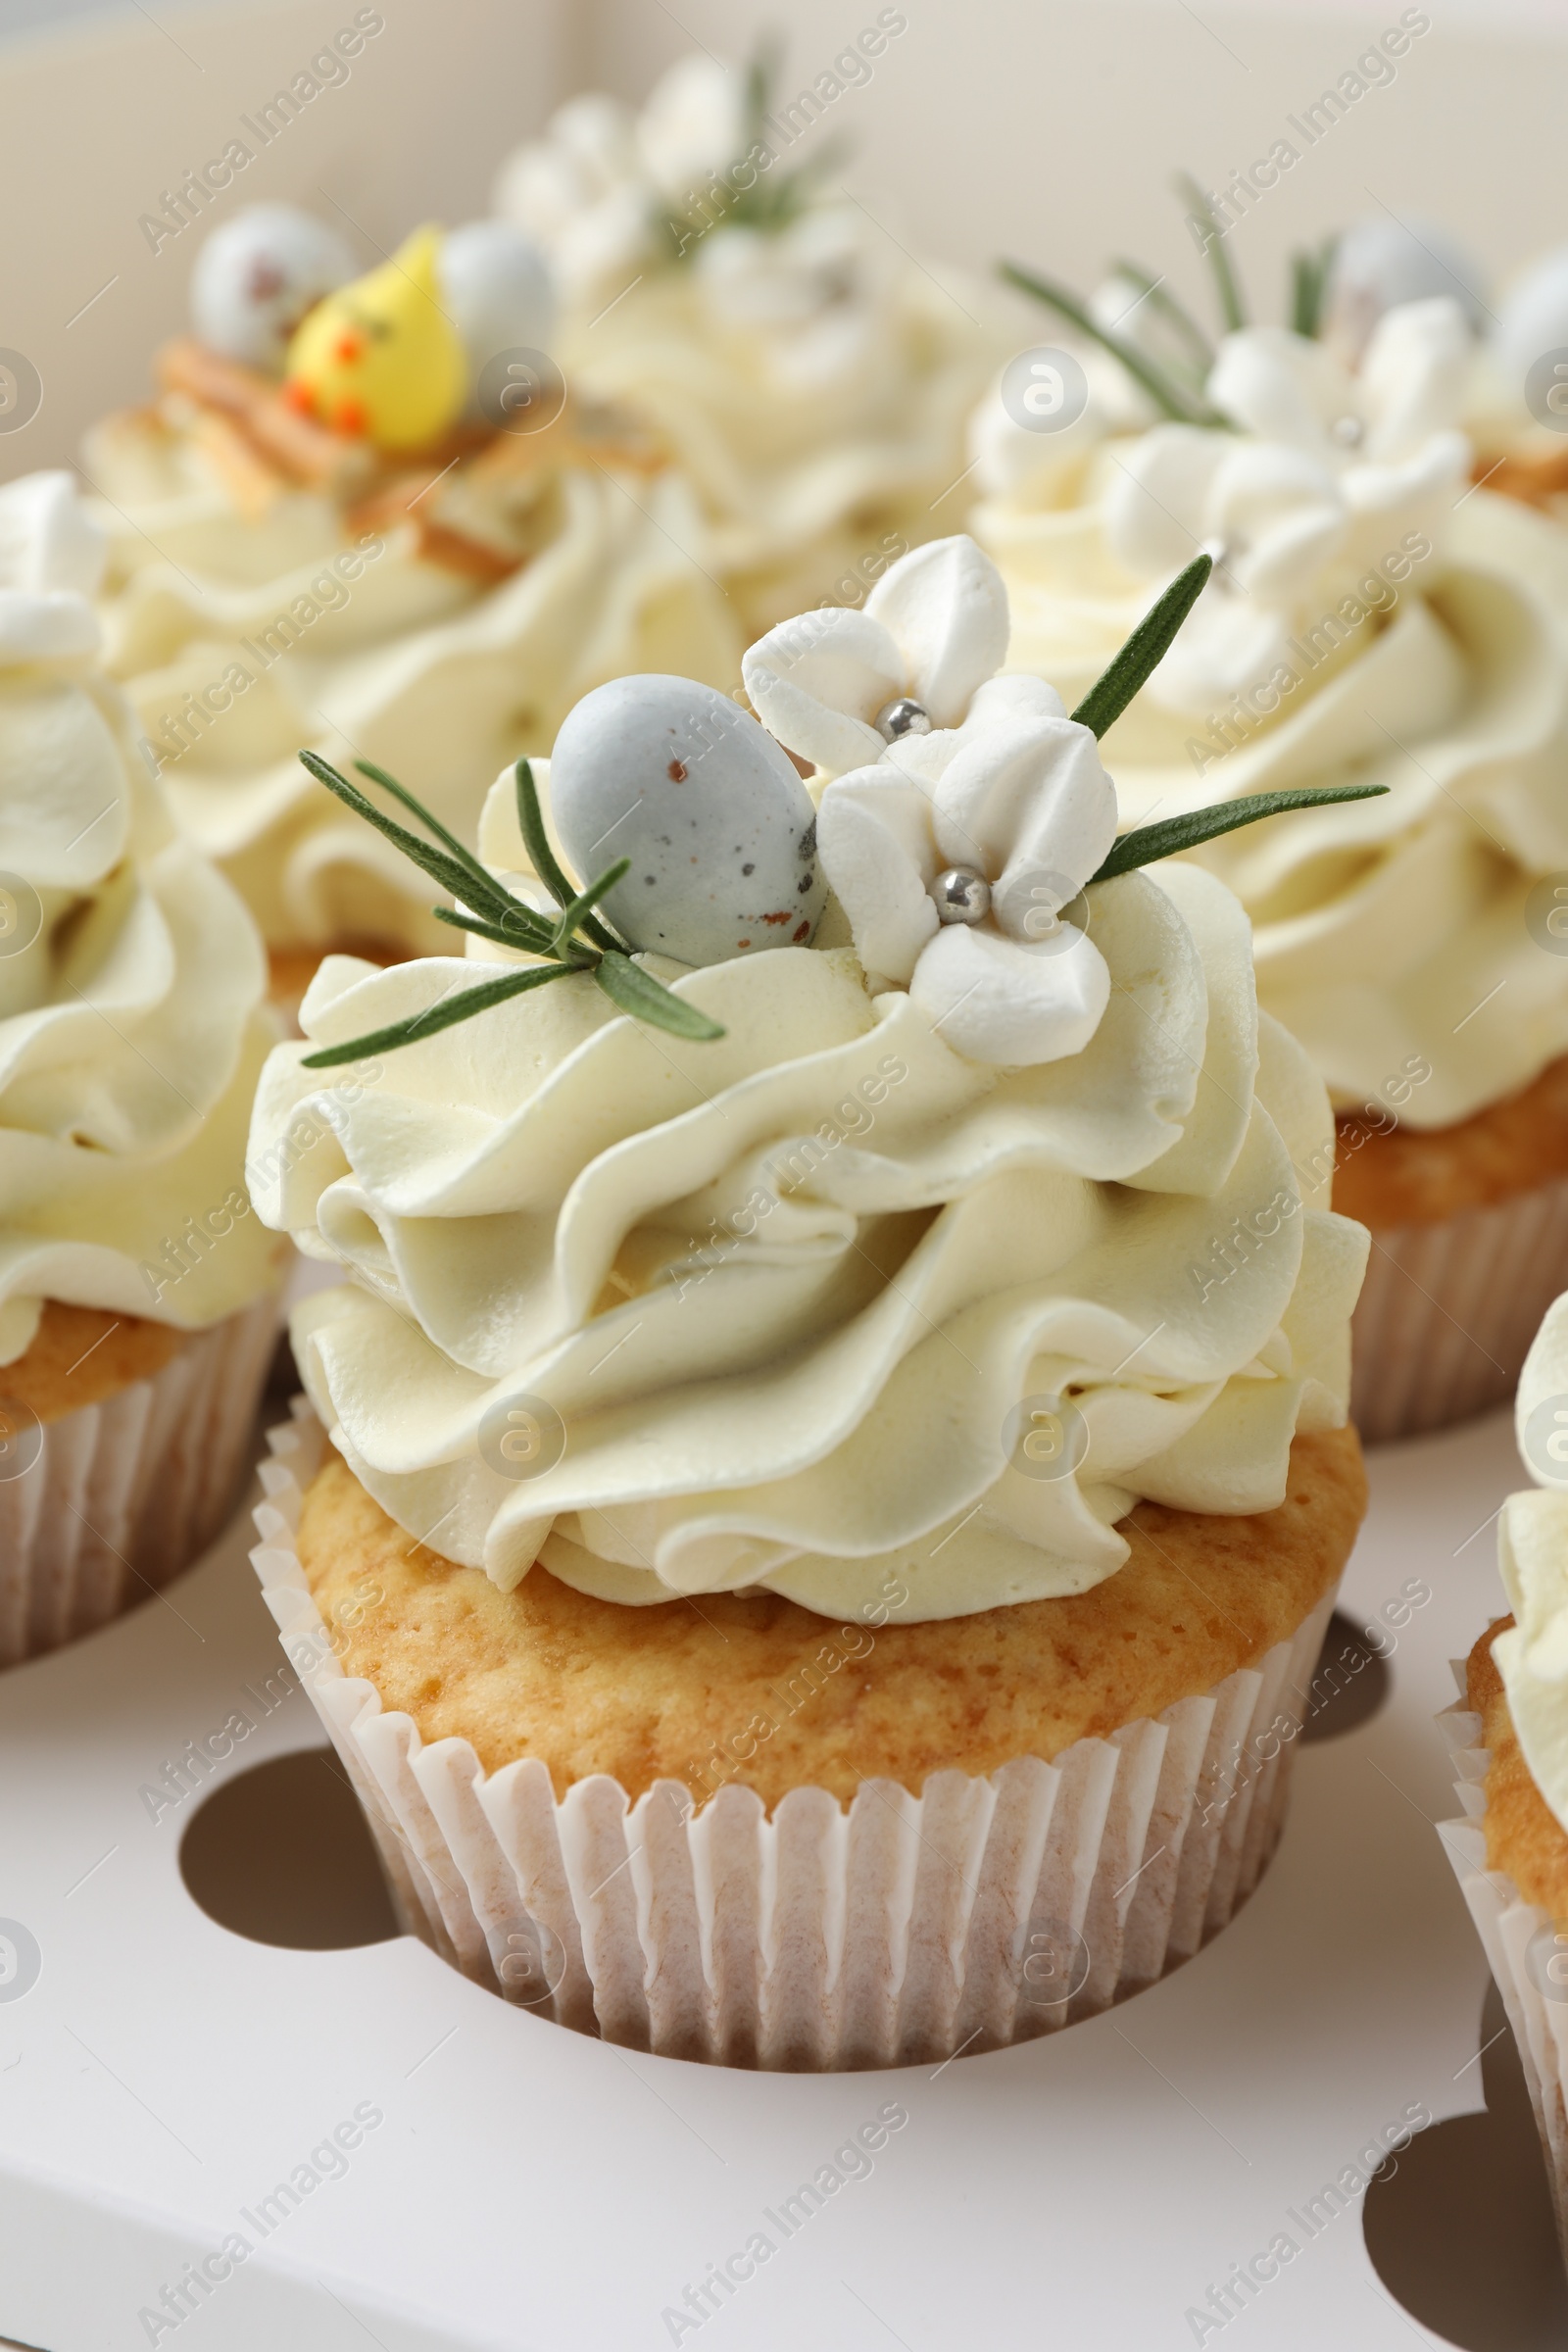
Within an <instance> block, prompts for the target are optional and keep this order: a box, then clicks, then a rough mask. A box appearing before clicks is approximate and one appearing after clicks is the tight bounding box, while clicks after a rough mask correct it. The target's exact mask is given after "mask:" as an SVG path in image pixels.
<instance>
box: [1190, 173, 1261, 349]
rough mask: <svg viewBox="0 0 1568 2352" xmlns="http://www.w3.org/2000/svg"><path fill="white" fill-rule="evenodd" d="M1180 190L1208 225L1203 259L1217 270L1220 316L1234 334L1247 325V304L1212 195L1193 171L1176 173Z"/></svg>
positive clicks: (1215, 272) (1192, 211) (1198, 215)
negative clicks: (1207, 192)
mask: <svg viewBox="0 0 1568 2352" xmlns="http://www.w3.org/2000/svg"><path fill="white" fill-rule="evenodd" d="M1176 193H1177V195H1178V196H1180V197H1181V198H1182V200H1183V202H1184V203H1185V204H1186V206H1187V209H1188V211H1189V212H1190V213H1191V214H1192V215H1193V216H1194V217H1195V218H1196V219H1198V220H1200V221H1206V222H1207V224H1208V241H1207V243H1206V244H1205V245H1204V247H1203V259H1204V260H1205V261H1206V262H1207V264H1208V266H1209V268H1210V270H1212V271H1213V273H1214V292H1215V294H1216V295H1217V296H1218V298H1219V315H1220V317H1221V319H1223V320H1224V321H1225V331H1226V333H1227V334H1234V333H1235V332H1236V330H1237V328H1238V327H1243V326H1245V325H1246V324H1247V305H1246V303H1245V302H1243V300H1242V289H1241V286H1240V284H1239V283H1238V281H1237V276H1236V272H1235V270H1233V269H1232V268H1231V257H1230V253H1229V250H1228V249H1227V247H1226V243H1225V235H1224V231H1223V230H1222V229H1221V227H1220V225H1219V223H1218V221H1216V220H1215V219H1214V214H1213V209H1212V207H1211V206H1210V204H1209V201H1208V198H1207V197H1206V196H1205V195H1204V194H1203V191H1202V189H1201V187H1200V186H1199V184H1198V182H1197V180H1196V179H1195V178H1194V177H1193V175H1192V173H1191V172H1178V173H1177V174H1176Z"/></svg>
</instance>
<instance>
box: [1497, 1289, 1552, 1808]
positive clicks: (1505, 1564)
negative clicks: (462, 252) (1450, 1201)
mask: <svg viewBox="0 0 1568 2352" xmlns="http://www.w3.org/2000/svg"><path fill="white" fill-rule="evenodd" d="M1514 1418H1515V1425H1516V1427H1517V1430H1518V1435H1519V1450H1520V1452H1521V1454H1522V1455H1523V1456H1524V1463H1525V1468H1526V1469H1527V1470H1528V1471H1529V1472H1530V1475H1531V1477H1532V1478H1533V1479H1535V1481H1536V1482H1537V1483H1536V1485H1535V1487H1534V1488H1528V1489H1526V1491H1525V1492H1524V1493H1523V1494H1519V1495H1509V1497H1508V1499H1507V1501H1506V1502H1505V1503H1504V1504H1503V1506H1502V1516H1501V1518H1500V1520H1499V1522H1498V1527H1497V1556H1498V1564H1499V1566H1500V1568H1501V1570H1502V1581H1503V1585H1504V1587H1505V1588H1506V1591H1507V1594H1508V1601H1509V1605H1510V1606H1511V1608H1512V1610H1513V1614H1514V1618H1515V1624H1514V1625H1513V1627H1512V1628H1511V1629H1510V1630H1509V1631H1508V1632H1507V1633H1503V1634H1499V1635H1498V1636H1497V1638H1496V1640H1495V1642H1494V1643H1493V1645H1492V1654H1493V1657H1494V1658H1495V1660H1496V1664H1497V1671H1498V1672H1499V1674H1500V1675H1501V1676H1502V1683H1503V1689H1504V1690H1505V1691H1506V1692H1507V1694H1508V1712H1509V1714H1510V1715H1511V1716H1512V1718H1513V1727H1514V1730H1515V1732H1516V1733H1517V1734H1518V1738H1519V1745H1520V1747H1521V1748H1522V1749H1523V1751H1524V1759H1525V1762H1526V1763H1527V1764H1528V1765H1529V1767H1530V1772H1531V1776H1532V1778H1533V1779H1534V1781H1535V1783H1536V1786H1537V1787H1538V1788H1539V1789H1540V1790H1541V1793H1542V1795H1543V1796H1544V1798H1545V1800H1546V1802H1547V1804H1548V1805H1549V1806H1550V1807H1551V1809H1552V1811H1553V1813H1555V1815H1556V1816H1557V1819H1558V1820H1559V1821H1560V1822H1561V1823H1562V1825H1563V1827H1564V1828H1565V1829H1568V1294H1565V1295H1564V1297H1562V1298H1561V1299H1557V1300H1556V1302H1555V1303H1554V1304H1553V1305H1551V1306H1549V1307H1548V1308H1547V1310H1546V1314H1545V1319H1544V1322H1543V1323H1542V1326H1541V1329H1540V1331H1539V1332H1538V1333H1537V1334H1536V1337H1535V1341H1534V1343H1533V1345H1532V1347H1531V1349H1530V1353H1529V1354H1528V1356H1526V1358H1525V1366H1524V1370H1523V1371H1522V1372H1521V1374H1520V1375H1519V1393H1518V1397H1517V1398H1516V1400H1515V1404H1514Z"/></svg>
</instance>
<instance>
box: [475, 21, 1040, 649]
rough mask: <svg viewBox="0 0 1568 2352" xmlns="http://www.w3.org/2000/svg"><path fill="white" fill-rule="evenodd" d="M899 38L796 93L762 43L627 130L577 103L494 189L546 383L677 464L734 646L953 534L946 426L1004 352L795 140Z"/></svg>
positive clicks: (683, 74)
mask: <svg viewBox="0 0 1568 2352" xmlns="http://www.w3.org/2000/svg"><path fill="white" fill-rule="evenodd" d="M907 29H908V19H907V16H906V15H905V13H904V11H903V10H902V9H896V8H885V9H882V10H880V11H879V12H878V13H877V14H876V16H875V18H874V20H873V21H872V22H871V23H870V24H868V25H866V26H865V27H864V28H863V29H862V30H861V32H860V33H859V34H858V38H857V39H856V40H855V41H854V42H852V43H851V44H850V45H849V46H848V47H847V48H846V49H845V50H844V52H843V53H842V54H841V55H840V56H839V57H838V58H837V59H835V61H834V63H833V67H832V69H831V70H829V71H826V72H824V73H819V74H818V75H817V76H816V77H815V79H814V80H813V81H811V82H809V84H808V85H807V86H806V87H805V88H803V89H801V90H799V91H796V90H794V89H792V87H791V85H790V82H789V80H788V79H787V77H786V76H785V74H784V72H783V69H782V65H781V62H780V59H779V57H778V55H777V54H776V52H775V51H774V50H773V49H772V48H771V46H769V45H768V44H765V43H764V45H763V46H762V47H761V48H760V50H759V52H758V54H757V56H756V58H755V59H754V61H753V63H752V65H751V67H750V68H749V69H748V70H746V71H741V70H739V69H735V68H731V67H727V66H724V65H721V64H720V63H719V62H718V61H717V60H716V59H714V58H712V57H710V56H691V57H687V58H684V59H683V60H682V61H681V62H680V63H679V64H678V65H675V66H673V67H671V68H670V70H669V71H668V72H667V73H665V74H664V76H663V77H662V80H661V81H660V82H659V83H658V84H657V85H656V87H655V88H654V90H653V92H652V94H651V95H650V97H649V99H648V102H647V104H646V105H645V106H644V108H643V109H642V111H641V113H639V114H634V113H633V112H632V111H631V110H630V109H629V108H628V107H626V106H623V105H622V104H621V103H620V102H619V101H618V100H615V99H612V98H608V97H602V96H597V95H589V96H584V97H580V98H574V99H572V100H571V101H570V103H569V104H568V105H566V106H564V107H563V108H562V109H561V110H560V112H559V113H558V114H557V115H556V116H555V118H554V119H553V121H552V122H551V123H550V124H549V126H548V128H547V130H546V133H545V136H544V137H543V138H542V139H540V140H536V141H534V142H532V143H530V144H529V145H527V146H525V147H521V148H519V149H518V150H517V152H516V153H515V155H514V156H512V157H511V158H510V159H509V160H508V162H507V163H506V164H505V165H504V166H503V168H502V171H501V173H500V176H499V178H498V180H497V183H496V208H497V210H498V212H499V213H501V215H502V216H503V217H504V218H505V219H507V220H510V221H515V223H516V224H517V225H518V226H519V227H520V228H521V229H523V230H525V231H526V233H527V234H528V235H529V237H531V238H533V239H536V240H537V241H538V243H539V244H540V245H541V246H542V247H543V249H544V251H545V252H546V253H547V254H548V256H549V257H550V261H551V265H552V268H553V270H554V272H555V276H556V280H557V282H558V284H559V286H560V289H561V295H562V303H563V311H562V319H561V327H560V335H559V341H558V345H557V349H558V351H559V355H560V358H561V363H562V366H563V367H564V369H565V371H566V374H567V376H568V378H569V379H570V380H571V382H573V383H574V384H576V385H578V386H579V387H580V388H581V389H582V391H583V392H584V393H585V394H587V395H589V396H591V397H593V398H596V399H600V400H604V401H607V402H609V403H612V404H613V405H614V406H615V407H617V408H619V409H622V410H624V411H625V412H628V413H630V414H631V415H634V416H635V417H638V418H639V419H640V420H641V422H642V423H643V425H644V426H645V427H646V428H647V429H648V430H649V431H650V432H651V433H652V434H653V435H654V436H655V438H656V439H657V441H658V442H659V444H660V445H661V446H662V447H663V448H665V449H666V450H667V451H668V452H669V453H670V454H671V455H672V457H673V458H674V459H675V461H676V463H677V464H678V465H679V466H680V468H681V471H682V473H683V474H684V476H685V477H686V479H687V480H689V481H690V482H691V483H692V484H693V486H694V488H695V490H696V492H697V495H698V497H699V499H700V501H701V503H702V508H703V513H704V516H705V518H706V520H707V523H708V525H709V528H710V531H711V548H712V560H713V564H714V568H715V569H716V570H717V571H718V573H719V575H720V577H721V578H722V579H723V581H724V584H725V587H726V588H727V590H728V591H729V593H730V595H731V597H732V598H733V600H734V603H735V607H736V611H737V613H739V615H740V618H741V622H742V625H743V628H744V629H745V632H746V634H747V636H748V637H751V636H755V635H756V634H757V633H758V631H759V630H760V629H764V628H766V627H768V626H769V625H770V624H771V623H772V622H773V621H775V620H778V619H781V618H782V617H783V616H784V615H786V614H787V613H795V612H798V611H799V610H800V609H801V608H802V607H803V606H805V605H808V604H814V603H816V602H818V601H826V602H829V603H833V604H858V603H860V602H861V601H862V600H863V598H864V596H865V594H866V591H867V589H868V588H869V587H870V586H871V585H872V583H873V582H874V581H875V579H876V578H877V577H878V576H879V574H880V573H881V572H882V571H884V570H885V569H886V568H887V565H888V564H889V563H890V562H891V561H893V559H894V558H895V557H897V556H899V555H901V554H903V553H904V551H905V550H906V549H907V548H909V547H913V546H915V545H917V544H918V543H919V542H920V541H922V540H925V539H930V538H934V537H937V536H939V535H940V534H941V533H942V532H945V531H951V530H953V529H955V528H956V526H957V525H958V524H960V523H961V521H962V518H963V513H964V510H965V508H966V506H967V504H968V499H969V495H970V493H969V491H968V489H967V487H966V485H965V482H964V479H963V477H964V475H965V474H966V472H967V469H968V464H969V461H968V458H967V456H966V455H965V452H964V423H965V419H966V417H967V415H968V412H969V410H970V409H971V408H972V406H973V404H974V402H975V400H976V399H977V398H978V396H979V393H980V391H981V388H982V387H983V385H984V383H985V381H986V378H987V377H988V375H989V374H990V373H991V372H992V370H993V369H994V368H996V366H997V365H998V364H999V363H1000V361H1001V359H1002V357H1003V355H1004V353H1005V351H1006V350H1007V349H1008V348H1009V338H1010V336H1011V334H1012V331H1013V329H1012V327H1011V325H1010V324H1009V322H1008V311H1009V307H1010V306H1009V305H1008V304H1007V303H1006V302H1005V300H1004V299H1001V298H999V295H998V292H997V290H995V289H994V288H987V287H986V286H985V285H984V284H982V283H977V282H976V281H974V280H972V279H971V278H969V277H967V276H966V275H965V274H964V273H962V272H960V271H958V270H953V269H951V268H945V267H943V266H942V265H940V264H933V263H929V262H927V261H925V260H924V259H920V260H916V259H914V258H912V257H911V256H910V254H909V253H908V252H907V250H906V247H905V245H904V244H902V243H901V242H900V241H899V238H898V236H897V235H895V234H894V233H893V231H892V230H891V229H890V228H889V227H887V226H885V225H884V224H883V222H882V221H880V220H878V219H876V218H874V217H873V215H872V213H871V212H870V211H869V210H868V209H867V207H866V206H865V204H864V203H863V202H861V201H860V199H859V198H858V197H854V196H851V195H850V194H849V193H848V192H847V191H846V190H845V188H844V187H843V185H842V172H843V167H844V164H845V161H846V155H845V149H844V145H843V142H842V141H841V140H840V139H839V138H838V137H837V136H836V135H835V134H834V133H832V132H831V130H829V131H826V132H824V133H823V134H822V135H819V136H818V137H817V138H816V139H815V140H814V141H813V140H812V139H811V138H810V137H809V136H808V134H809V133H810V132H811V131H813V130H815V129H816V128H817V126H818V125H820V124H822V123H824V120H827V121H830V120H831V117H830V116H829V112H828V110H829V109H830V108H831V107H832V106H833V105H834V104H835V102H836V101H837V100H838V99H839V98H840V97H842V96H843V95H844V94H845V92H846V91H847V90H849V89H853V88H855V87H857V86H858V85H859V84H860V83H862V82H868V81H869V80H870V79H871V77H872V74H873V73H874V72H875V71H876V65H877V61H879V60H881V59H882V58H883V57H885V56H886V54H887V52H888V50H889V49H890V47H891V48H895V49H896V46H897V44H898V42H899V41H900V39H901V38H902V36H903V35H904V34H905V33H906V32H907Z"/></svg>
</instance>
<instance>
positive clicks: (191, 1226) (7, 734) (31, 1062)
mask: <svg viewBox="0 0 1568 2352" xmlns="http://www.w3.org/2000/svg"><path fill="white" fill-rule="evenodd" d="M103 560H104V551H103V545H102V541H101V538H100V536H99V533H98V531H97V528H96V526H95V525H94V523H93V522H92V521H91V519H90V518H89V516H88V515H86V514H85V512H84V511H83V509H82V506H81V504H80V502H79V500H78V499H77V496H76V493H75V490H74V487H73V483H72V480H71V477H70V476H69V475H68V474H65V473H39V474H31V475H28V476H26V477H25V479H23V480H21V481H17V482H13V483H11V484H10V485H8V486H7V487H6V488H5V489H4V490H0V1363H11V1362H14V1361H15V1359H16V1358H17V1357H18V1356H19V1355H21V1354H22V1353H23V1352H24V1351H25V1348H27V1346H28V1344H29V1342H30V1341H31V1339H32V1336H33V1334H34V1332H35V1330H36V1329H37V1325H38V1320H39V1315H40V1313H41V1310H42V1306H43V1302H44V1300H45V1299H62V1300H65V1301H66V1302H68V1303H70V1304H74V1305H79V1306H94V1307H100V1308H104V1309H106V1310H108V1311H110V1312H114V1313H123V1314H126V1315H138V1316H144V1317H148V1318H150V1319H152V1320H154V1321H157V1322H162V1323H168V1324H173V1325H177V1326H179V1327H181V1328H187V1329H188V1328H195V1327H197V1326H200V1325H204V1324H208V1323H213V1322H216V1321H218V1320H219V1319H220V1318H221V1316H223V1315H226V1314H229V1313H231V1312H233V1311H234V1310H235V1309H236V1308H238V1307H241V1306H244V1305H246V1304H247V1303H248V1302H249V1301H250V1300H251V1299H254V1298H256V1297H257V1296H258V1295H259V1294H260V1293H261V1292H262V1291H263V1290H264V1289H265V1288H266V1287H267V1285H268V1284H269V1282H270V1280H271V1279H272V1278H273V1275H274V1271H275V1264H276V1257H277V1248H276V1244H275V1243H274V1242H273V1241H272V1240H271V1238H270V1236H269V1235H268V1234H267V1232H266V1231H265V1230H264V1229H263V1228H262V1226H261V1224H260V1221H259V1220H258V1219H257V1218H255V1217H254V1216H252V1215H251V1214H250V1211H249V1202H248V1199H247V1196H246V1192H245V1184H244V1155H245V1136H246V1124H247V1118H248V1114H249V1107H250V1101H251V1096H252V1094H253V1092H254V1089H255V1085H256V1079H257V1075H258V1072H259V1071H260V1069H261V1066H262V1062H263V1059H264V1057H265V1054H266V1052H267V1048H268V1046H269V1045H270V1042H271V1039H272V1037H273V1036H274V1035H275V1031H274V1029H273V1027H272V1026H271V1024H270V1022H269V1021H268V1019H267V1017H266V1016H265V1014H264V1013H263V1012H262V1011H261V1010H260V1005H261V998H262V993H263V988H264V985H265V981H266V959H265V956H264V955H263V952H262V945H261V941H260V939H259V938H258V937H257V934H256V930H255V926H254V925H253V924H252V922H251V920H250V918H249V916H248V915H247V914H246V911H245V908H244V907H243V906H242V905H241V904H240V902H239V900H238V899H237V898H236V896H235V894H234V892H233V891H232V889H231V888H230V887H229V885H228V884H227V883H226V882H224V881H223V880H222V879H221V876H220V875H219V874H217V873H216V872H215V871H214V870H213V868H212V867H211V866H210V865H209V864H208V862H207V861H206V859H205V858H202V856H201V855H200V854H199V852H198V851H196V850H195V849H194V848H192V846H191V845H190V844H189V843H188V842H186V841H183V840H181V839H180V837H179V836H178V834H177V833H176V831H175V829H174V826H173V824H172V821H171V818H170V814H169V811H168V809H167V807H166V806H165V803H164V800H163V797H162V795H161V794H160V792H159V789H158V786H157V784H156V782H155V780H154V778H153V775H152V773H151V768H150V763H149V761H148V759H147V756H146V749H145V746H144V745H143V743H142V742H141V741H140V740H139V738H138V735H137V731H136V728H135V726H134V724H133V721H132V719H131V715H130V712H129V711H128V710H127V708H126V706H125V702H124V699H123V696H122V695H121V694H120V692H119V691H118V690H117V689H116V688H115V687H114V686H112V685H111V684H110V683H109V682H108V680H107V679H106V678H105V676H104V674H103V671H102V668H101V666H100V654H99V641H100V632H99V626H98V622H97V619H96V617H95V615H94V613H93V608H92V604H91V602H90V599H91V595H92V592H93V590H94V588H95V587H96V585H97V582H98V576H99V573H100V571H101V569H102V566H103Z"/></svg>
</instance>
